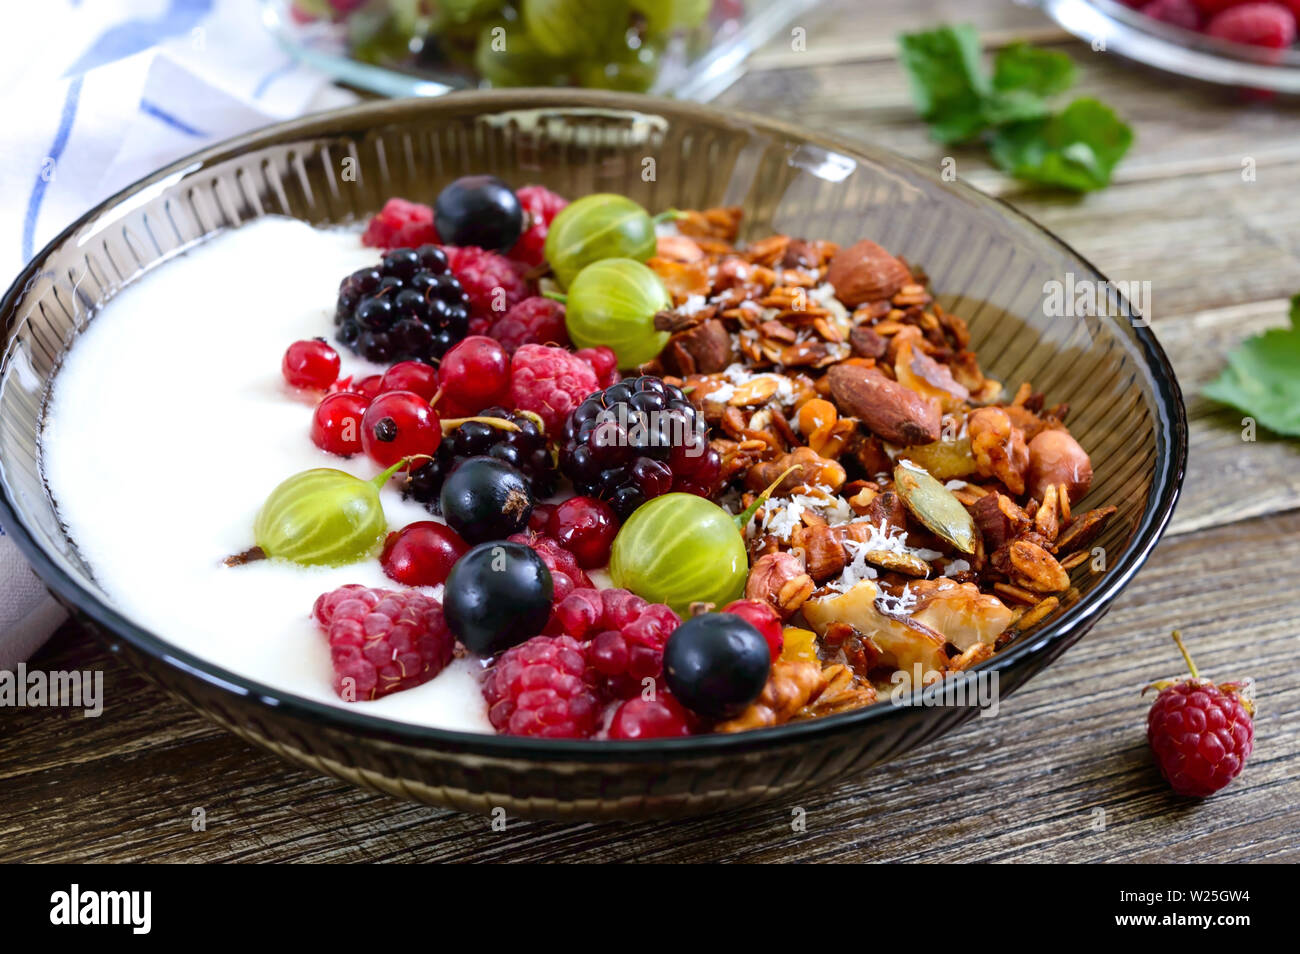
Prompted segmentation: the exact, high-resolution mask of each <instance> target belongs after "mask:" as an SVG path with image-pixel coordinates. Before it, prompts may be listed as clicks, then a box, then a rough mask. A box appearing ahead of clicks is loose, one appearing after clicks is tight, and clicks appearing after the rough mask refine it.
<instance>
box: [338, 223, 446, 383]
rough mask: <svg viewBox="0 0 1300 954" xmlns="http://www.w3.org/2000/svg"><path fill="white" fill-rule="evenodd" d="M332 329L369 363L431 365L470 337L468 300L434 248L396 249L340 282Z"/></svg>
mask: <svg viewBox="0 0 1300 954" xmlns="http://www.w3.org/2000/svg"><path fill="white" fill-rule="evenodd" d="M334 324H335V325H337V326H338V331H337V333H336V337H337V338H338V340H339V341H341V342H342V343H343V344H345V345H347V346H348V348H350V349H351V350H352V351H353V352H354V353H355V354H359V355H360V356H361V357H363V358H365V359H366V360H367V361H373V362H375V363H376V364H392V363H393V362H396V361H408V360H415V361H425V362H429V363H432V362H433V361H435V360H437V359H438V358H441V357H442V356H443V355H444V354H445V353H446V351H447V349H448V348H450V347H451V346H452V345H454V344H455V343H456V342H457V341H459V340H460V339H461V338H464V337H465V335H466V334H467V333H468V332H469V298H468V296H466V294H465V290H464V289H463V288H461V287H460V282H458V281H457V280H456V276H455V275H453V274H452V273H451V270H450V266H449V265H448V263H447V256H446V255H445V254H444V253H443V251H442V249H440V248H438V246H436V245H421V246H420V247H419V248H395V249H393V250H392V251H390V252H389V253H388V254H387V255H385V256H384V258H383V261H381V262H380V263H379V265H378V266H377V267H375V268H363V269H361V270H360V271H358V272H353V273H352V274H351V275H349V276H348V277H347V278H345V279H343V281H342V282H341V283H340V284H339V301H338V307H337V308H336V309H335V312H334Z"/></svg>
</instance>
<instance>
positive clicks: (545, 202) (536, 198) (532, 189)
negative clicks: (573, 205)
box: [510, 185, 569, 267]
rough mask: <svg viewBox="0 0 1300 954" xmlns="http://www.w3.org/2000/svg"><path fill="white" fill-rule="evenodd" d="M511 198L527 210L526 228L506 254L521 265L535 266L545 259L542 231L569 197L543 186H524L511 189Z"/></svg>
mask: <svg viewBox="0 0 1300 954" xmlns="http://www.w3.org/2000/svg"><path fill="white" fill-rule="evenodd" d="M515 197H516V198H517V199H519V204H520V205H522V206H523V207H524V211H525V212H527V213H528V228H527V230H526V231H525V232H524V234H523V235H521V236H519V241H517V242H515V244H514V247H513V248H512V249H510V257H511V258H513V259H514V260H515V261H517V262H523V263H524V264H525V265H529V266H533V267H535V266H538V265H540V264H542V262H543V261H545V248H546V233H547V232H549V231H550V229H551V222H552V221H554V220H555V217H556V216H557V215H559V214H560V210H561V209H563V208H564V207H565V206H566V205H568V204H569V200H568V199H566V198H564V197H563V196H559V195H556V194H555V193H554V192H552V191H551V190H550V189H548V188H546V187H545V186H539V185H527V186H524V187H523V188H522V189H516V190H515Z"/></svg>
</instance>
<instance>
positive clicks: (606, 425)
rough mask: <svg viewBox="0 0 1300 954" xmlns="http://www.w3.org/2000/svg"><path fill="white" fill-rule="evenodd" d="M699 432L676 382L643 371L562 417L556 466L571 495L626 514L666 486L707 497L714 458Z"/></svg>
mask: <svg viewBox="0 0 1300 954" xmlns="http://www.w3.org/2000/svg"><path fill="white" fill-rule="evenodd" d="M521 353H522V349H521ZM578 360H581V359H578ZM592 375H593V377H594V376H595V372H592ZM707 431H708V426H707V425H706V424H705V423H704V421H703V419H702V418H701V417H700V415H699V412H698V411H697V410H696V408H695V406H694V405H693V404H691V402H690V401H688V400H687V399H686V395H685V394H683V393H682V391H681V389H680V388H676V387H673V386H672V385H670V384H665V383H664V382H663V380H662V379H660V378H657V377H654V376H653V375H649V374H645V375H641V376H640V377H635V378H628V379H627V380H626V381H621V382H619V383H618V384H615V385H613V386H612V387H608V388H605V389H604V390H602V391H598V392H596V393H594V394H592V395H591V396H589V397H587V398H586V399H585V400H583V401H582V403H581V405H579V406H578V408H577V409H576V410H575V411H574V412H573V414H571V415H570V416H569V418H568V420H567V421H565V424H564V432H563V434H562V435H560V436H561V438H562V442H561V445H560V469H561V470H562V471H564V473H565V474H566V475H567V476H568V477H569V478H570V479H571V480H572V481H573V484H574V487H575V488H576V489H577V492H578V493H579V494H582V495H583V496H586V497H598V498H600V499H601V500H607V501H609V504H610V506H611V507H613V508H614V512H615V513H617V514H618V515H619V517H621V518H622V519H624V520H626V519H627V518H628V517H629V516H630V515H631V514H632V511H634V510H635V509H636V508H637V507H639V506H641V504H643V503H645V502H646V501H647V500H649V499H651V498H652V497H658V496H659V495H660V494H666V493H668V492H669V491H671V490H675V491H681V492H684V493H692V494H697V495H698V496H701V497H709V496H712V494H713V492H714V491H715V490H716V489H717V486H718V483H719V480H720V478H721V476H722V459H721V458H720V457H719V456H718V452H717V450H716V449H714V448H713V447H711V446H710V445H709V441H708V435H707Z"/></svg>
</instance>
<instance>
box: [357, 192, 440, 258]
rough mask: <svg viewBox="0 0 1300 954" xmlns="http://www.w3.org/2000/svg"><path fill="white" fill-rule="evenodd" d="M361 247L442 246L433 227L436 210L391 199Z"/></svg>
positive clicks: (369, 226) (363, 235)
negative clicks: (434, 211)
mask: <svg viewBox="0 0 1300 954" xmlns="http://www.w3.org/2000/svg"><path fill="white" fill-rule="evenodd" d="M361 244H362V245H368V246H370V247H371V248H379V249H384V250H388V249H390V248H417V247H419V246H421V245H441V244H442V239H441V238H439V237H438V230H437V229H436V228H434V225H433V209H432V208H431V207H430V206H427V205H421V204H420V203H419V202H408V201H407V200H406V199H397V198H393V199H389V200H388V201H387V202H385V203H384V207H383V209H381V210H380V212H379V214H378V215H376V216H375V217H374V218H372V219H371V220H370V222H369V223H368V224H367V225H366V230H365V231H364V232H362V233H361Z"/></svg>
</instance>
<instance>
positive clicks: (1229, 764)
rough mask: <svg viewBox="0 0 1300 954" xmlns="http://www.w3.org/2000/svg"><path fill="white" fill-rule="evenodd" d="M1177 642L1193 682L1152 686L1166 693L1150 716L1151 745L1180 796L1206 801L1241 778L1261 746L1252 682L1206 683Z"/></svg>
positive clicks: (1177, 639) (1179, 640)
mask: <svg viewBox="0 0 1300 954" xmlns="http://www.w3.org/2000/svg"><path fill="white" fill-rule="evenodd" d="M1174 642H1175V643H1177V644H1178V649H1179V651H1180V652H1181V653H1182V654H1183V659H1185V660H1186V661H1187V668H1188V669H1189V670H1190V671H1191V673H1192V677H1191V678H1190V679H1180V680H1177V681H1169V682H1157V683H1152V684H1151V685H1150V686H1147V687H1146V688H1147V689H1152V688H1155V689H1159V690H1160V694H1159V695H1158V696H1156V701H1155V703H1153V704H1152V706H1151V711H1150V712H1149V713H1148V714H1147V742H1148V743H1149V744H1150V746H1151V751H1152V752H1153V753H1154V754H1155V757H1156V764H1158V765H1159V766H1160V773H1161V774H1162V775H1164V777H1165V779H1166V780H1167V781H1168V782H1169V786H1170V787H1171V788H1172V789H1173V790H1174V791H1175V792H1177V793H1178V794H1179V795H1187V796H1190V797H1192V798H1205V797H1206V796H1207V795H1213V794H1214V793H1215V792H1217V791H1218V790H1219V789H1221V788H1223V787H1224V786H1225V785H1227V784H1228V783H1229V782H1231V781H1232V780H1233V779H1234V778H1236V777H1237V776H1238V775H1240V774H1241V770H1242V768H1243V767H1244V766H1245V764H1246V759H1247V758H1248V757H1249V756H1250V753H1251V750H1252V749H1253V748H1254V746H1255V723H1254V715H1255V705H1254V702H1253V701H1252V700H1251V699H1250V693H1249V684H1248V683H1236V682H1228V683H1223V684H1221V685H1217V686H1216V685H1215V684H1214V683H1212V682H1211V681H1210V680H1208V679H1202V678H1201V677H1200V675H1199V673H1197V671H1196V664H1195V663H1193V662H1192V657H1191V656H1190V655H1188V652H1187V648H1186V647H1185V646H1184V645H1183V640H1182V637H1181V636H1180V635H1179V633H1178V632H1177V631H1175V632H1174ZM1142 691H1143V692H1146V689H1143V690H1142Z"/></svg>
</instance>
